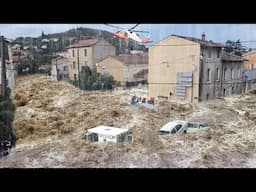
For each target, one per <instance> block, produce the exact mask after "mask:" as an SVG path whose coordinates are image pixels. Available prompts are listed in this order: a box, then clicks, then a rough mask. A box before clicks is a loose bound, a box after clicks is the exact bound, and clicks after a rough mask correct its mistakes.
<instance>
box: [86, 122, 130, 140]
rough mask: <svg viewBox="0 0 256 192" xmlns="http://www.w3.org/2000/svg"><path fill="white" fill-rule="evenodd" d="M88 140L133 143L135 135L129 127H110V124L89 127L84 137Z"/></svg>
mask: <svg viewBox="0 0 256 192" xmlns="http://www.w3.org/2000/svg"><path fill="white" fill-rule="evenodd" d="M83 138H84V139H85V140H86V141H88V142H98V143H108V142H112V143H132V142H133V135H132V133H131V132H129V131H128V129H123V128H117V127H110V126H104V125H102V126H98V127H95V128H92V129H88V130H87V132H86V133H85V135H84V137H83Z"/></svg>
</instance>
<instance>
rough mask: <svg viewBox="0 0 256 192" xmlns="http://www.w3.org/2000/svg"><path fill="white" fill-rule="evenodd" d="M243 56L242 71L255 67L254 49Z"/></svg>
mask: <svg viewBox="0 0 256 192" xmlns="http://www.w3.org/2000/svg"><path fill="white" fill-rule="evenodd" d="M243 58H244V71H247V70H250V69H256V51H255V50H254V51H250V52H249V53H246V54H244V55H243Z"/></svg>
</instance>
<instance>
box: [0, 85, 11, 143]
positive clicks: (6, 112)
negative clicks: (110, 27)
mask: <svg viewBox="0 0 256 192" xmlns="http://www.w3.org/2000/svg"><path fill="white" fill-rule="evenodd" d="M14 112H15V105H14V104H13V103H12V100H11V99H10V89H7V94H6V96H5V97H4V96H2V95H0V139H6V138H7V137H8V136H9V134H11V135H14V133H13V129H12V122H13V120H14Z"/></svg>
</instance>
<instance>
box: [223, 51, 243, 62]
mask: <svg viewBox="0 0 256 192" xmlns="http://www.w3.org/2000/svg"><path fill="white" fill-rule="evenodd" d="M221 59H222V61H244V60H245V59H243V57H241V56H238V55H234V54H230V53H227V52H224V53H223V54H222V56H221Z"/></svg>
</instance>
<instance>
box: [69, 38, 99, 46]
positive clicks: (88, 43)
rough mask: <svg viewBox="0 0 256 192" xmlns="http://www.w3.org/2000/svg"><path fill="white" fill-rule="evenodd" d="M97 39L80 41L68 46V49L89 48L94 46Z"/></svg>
mask: <svg viewBox="0 0 256 192" xmlns="http://www.w3.org/2000/svg"><path fill="white" fill-rule="evenodd" d="M98 41H99V39H96V38H94V39H85V40H80V41H78V42H77V43H74V44H71V45H69V46H68V48H77V47H90V46H92V45H95V44H96V43H97V42H98Z"/></svg>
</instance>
